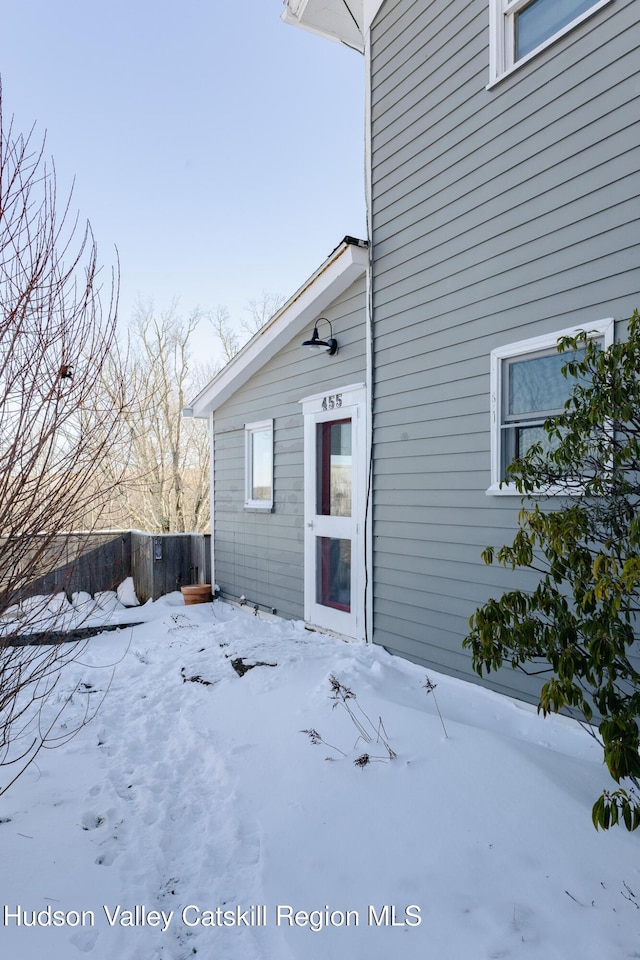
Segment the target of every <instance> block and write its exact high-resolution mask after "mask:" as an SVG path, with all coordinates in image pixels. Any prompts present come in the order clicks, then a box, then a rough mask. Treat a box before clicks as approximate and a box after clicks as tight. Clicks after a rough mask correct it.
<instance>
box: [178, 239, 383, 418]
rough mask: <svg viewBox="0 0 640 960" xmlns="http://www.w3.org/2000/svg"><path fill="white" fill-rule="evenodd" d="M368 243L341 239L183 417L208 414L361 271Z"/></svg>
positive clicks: (346, 288)
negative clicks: (319, 265) (320, 264)
mask: <svg viewBox="0 0 640 960" xmlns="http://www.w3.org/2000/svg"><path fill="white" fill-rule="evenodd" d="M368 263H369V253H368V249H367V243H366V241H364V240H357V239H356V238H355V237H345V238H344V240H342V242H341V243H340V244H339V245H338V246H337V247H336V248H335V250H334V251H333V252H332V253H331V254H330V255H329V257H328V258H327V259H326V260H325V261H324V263H323V264H322V266H321V267H319V268H318V270H316V272H315V273H314V274H313V275H312V276H311V277H310V278H309V279H308V280H307V282H306V283H305V284H303V286H302V287H300V289H299V290H297V291H296V292H295V293H294V295H293V296H292V297H290V299H289V300H287V302H286V303H285V304H284V306H282V307H280V309H279V310H278V311H277V313H275V314H274V315H273V317H271V319H270V320H267V322H266V323H265V324H264V326H262V327H261V328H260V329H259V330H258V332H257V333H255V334H254V335H253V337H252V338H251V340H249V342H248V343H246V344H245V345H244V347H242V349H241V350H240V351H239V352H238V353H237V354H236V355H235V357H233V359H232V360H230V361H229V363H227V364H226V366H224V367H223V368H222V370H220V372H219V373H217V374H216V376H215V377H214V378H213V380H211V381H210V382H209V383H208V384H207V386H206V387H205V388H204V390H201V391H200V393H199V394H198V396H197V397H196V398H195V400H194V401H193V402H192V404H191V406H190V407H188V408H187V409H186V410H184V411H183V415H184V416H192V417H208V416H209V414H211V413H212V412H213V411H214V410H216V409H217V408H218V407H219V406H220V405H221V404H222V403H224V402H225V401H226V400H228V399H229V397H230V396H232V395H233V394H234V393H235V392H236V391H237V390H239V389H240V387H241V386H243V384H245V383H246V382H247V380H248V379H249V378H250V377H252V376H253V374H254V373H256V372H257V371H258V370H260V368H261V367H263V366H264V364H265V363H267V362H268V361H269V360H271V358H272V357H274V356H275V355H276V354H277V353H278V352H279V351H280V350H281V349H282V348H283V347H285V346H286V345H287V343H289V341H290V340H291V339H292V338H293V337H295V336H297V335H298V334H300V333H301V332H302V331H303V330H305V328H308V327H310V326H311V325H312V323H314V322H315V320H316V319H317V318H318V316H319V315H320V314H321V313H322V311H323V310H324V309H325V308H326V307H328V306H329V304H331V303H332V302H333V301H334V300H335V299H336V298H337V297H339V296H340V295H341V294H342V293H344V292H345V290H348V288H349V287H350V286H351V284H352V283H354V282H355V281H356V280H357V279H358V278H359V277H361V276H363V275H364V273H365V272H366V269H367V266H368Z"/></svg>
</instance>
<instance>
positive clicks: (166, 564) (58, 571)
mask: <svg viewBox="0 0 640 960" xmlns="http://www.w3.org/2000/svg"><path fill="white" fill-rule="evenodd" d="M210 540H211V538H210V536H209V535H208V534H199V533H184V534H171V533H167V534H162V535H155V534H150V533H141V532H139V531H131V530H124V531H117V532H113V531H99V532H94V533H67V534H60V535H59V536H57V537H55V538H54V539H53V541H52V542H51V544H50V546H48V547H47V551H46V553H44V554H43V551H41V550H39V549H38V548H37V544H36V541H35V539H34V551H33V552H34V557H35V556H36V555H37V556H38V561H37V569H34V570H33V573H34V576H33V579H30V578H29V576H28V574H29V569H28V559H27V561H26V569H25V570H24V574H25V575H26V580H27V582H26V583H25V584H24V585H23V586H21V588H20V590H19V591H18V592H17V594H16V596H14V597H12V602H15V601H16V600H19V599H22V600H25V599H27V598H28V597H33V596H37V595H39V594H43V595H45V596H47V595H49V594H55V593H61V592H64V593H66V594H67V596H68V597H69V599H71V595H72V594H73V593H77V592H79V591H83V590H84V591H86V592H87V593H90V594H91V595H93V594H95V593H96V592H97V591H100V590H115V589H116V587H117V586H118V585H119V584H120V583H122V581H123V580H125V579H126V578H127V577H133V583H134V587H135V591H136V595H137V597H138V599H139V600H140V602H141V603H145V602H146V601H147V600H150V599H151V600H157V599H158V597H161V596H163V595H164V594H166V593H171V592H172V591H173V590H179V589H180V587H181V586H184V585H187V584H192V583H208V582H210V577H211V557H210ZM0 554H1V551H0ZM1 562H2V561H1V556H0V578H1V577H2V570H1ZM34 566H35V564H34Z"/></svg>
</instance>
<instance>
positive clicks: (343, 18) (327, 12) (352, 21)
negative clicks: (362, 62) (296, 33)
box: [280, 0, 364, 53]
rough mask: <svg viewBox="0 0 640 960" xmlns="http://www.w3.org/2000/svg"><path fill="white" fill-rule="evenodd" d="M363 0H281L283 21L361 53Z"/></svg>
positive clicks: (362, 48) (362, 46)
mask: <svg viewBox="0 0 640 960" xmlns="http://www.w3.org/2000/svg"><path fill="white" fill-rule="evenodd" d="M363 3H364V0H284V10H283V11H282V13H281V14H280V18H281V20H283V21H284V23H289V24H291V25H292V26H294V27H302V28H303V29H304V30H309V31H310V32H311V33H316V34H318V35H319V36H321V37H326V38H327V39H329V40H335V41H336V42H337V43H344V44H346V45H347V46H348V47H353V49H354V50H358V51H359V52H360V53H363V52H364V34H363V32H362V16H363Z"/></svg>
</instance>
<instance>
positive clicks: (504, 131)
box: [371, 0, 640, 699]
mask: <svg viewBox="0 0 640 960" xmlns="http://www.w3.org/2000/svg"><path fill="white" fill-rule="evenodd" d="M639 19H640V11H639V8H638V4H637V3H633V2H630V0H617V2H616V3H614V4H611V5H609V6H608V7H606V8H605V9H603V10H601V11H600V12H599V13H598V14H597V15H595V16H594V17H593V18H591V19H590V20H589V21H588V22H586V23H584V24H582V25H581V26H580V27H579V28H578V29H576V30H574V31H572V32H571V33H570V34H568V35H567V36H566V37H564V38H563V39H562V40H561V41H559V42H558V43H556V44H554V45H552V46H551V47H550V48H548V49H547V50H546V51H544V53H543V54H542V55H540V56H538V57H536V58H534V60H532V61H531V62H530V63H529V64H528V65H525V66H524V67H523V68H521V69H520V70H518V71H516V72H514V73H513V74H512V75H511V76H510V77H508V78H506V79H505V80H503V82H502V83H500V84H498V85H497V86H495V87H494V88H493V89H492V90H487V89H486V84H487V82H488V78H489V26H488V24H489V13H488V4H487V2H486V0H471V2H468V3H465V4H449V3H446V2H444V0H434V2H432V3H429V4H416V3H412V2H410V0H386V3H384V4H383V6H382V7H381V10H380V12H379V14H378V17H377V18H376V21H375V22H374V26H373V32H372V54H371V71H372V77H371V83H372V98H371V100H372V104H371V124H372V241H373V274H372V290H373V310H374V329H375V338H374V383H373V388H372V389H373V431H374V433H373V436H374V478H373V502H374V525H373V530H374V639H375V640H376V641H377V642H379V643H383V644H384V645H385V646H387V647H388V648H389V649H391V650H392V651H393V652H396V653H402V654H404V655H405V656H409V657H411V658H412V659H415V660H417V661H419V662H422V663H424V664H427V665H429V666H431V667H434V668H438V669H443V670H446V671H448V672H451V673H453V674H455V675H457V676H461V677H465V678H467V679H477V678H475V677H474V675H473V673H472V670H471V663H470V657H469V655H468V654H467V653H466V652H465V651H463V650H462V648H461V643H462V639H463V638H464V636H465V634H466V632H467V628H468V619H469V616H470V615H471V614H472V613H473V611H474V609H475V608H476V607H477V606H478V605H479V604H480V603H482V602H484V601H485V600H486V599H488V598H489V596H496V595H499V594H500V593H501V592H502V591H503V590H504V589H507V588H508V587H510V586H513V584H514V583H515V582H519V583H526V582H527V580H526V577H524V575H523V574H518V575H517V578H520V579H517V578H516V579H515V580H514V574H513V573H510V572H508V571H505V570H502V569H501V568H499V567H486V566H485V565H484V564H483V563H482V560H481V558H480V553H481V551H482V549H483V547H484V546H486V545H488V544H491V545H494V546H499V545H500V544H502V543H507V542H510V541H511V539H512V538H513V535H514V533H515V530H516V515H517V511H518V509H519V498H517V497H516V498H511V497H503V498H493V497H487V496H486V494H485V490H486V489H487V487H488V486H489V481H490V424H489V399H490V398H489V361H490V353H491V350H492V349H494V348H495V347H497V346H500V345H503V344H506V343H510V342H516V341H518V340H523V339H527V338H529V337H533V336H537V335H539V334H544V333H548V332H553V331H556V330H560V329H562V328H565V327H570V326H573V325H582V326H584V327H586V328H588V326H589V323H590V322H591V323H592V322H595V321H597V320H601V319H603V318H604V317H609V316H613V317H614V318H615V319H616V320H617V321H619V324H618V327H619V329H622V328H623V321H624V319H625V318H626V317H628V316H629V315H630V314H631V313H632V311H633V309H634V307H636V306H640V296H639V294H640V268H639V264H640V230H639V221H638V211H639V210H640V174H639V173H638V170H639V169H640V163H639V159H640V157H639V149H638V142H639V139H640V125H639V123H640V82H639V78H638V64H639V63H640V58H639V56H638V54H639V50H638V48H639V47H640V30H639V29H638V27H639ZM490 683H491V685H493V686H494V687H496V689H499V690H501V691H503V692H512V693H515V694H517V695H519V696H523V697H525V698H527V699H532V698H534V697H535V695H536V690H537V688H538V682H537V681H534V680H530V679H528V678H526V677H525V676H524V675H522V674H521V673H519V672H514V671H511V670H505V671H501V672H500V673H499V674H498V675H495V676H493V675H492V676H491V678H490Z"/></svg>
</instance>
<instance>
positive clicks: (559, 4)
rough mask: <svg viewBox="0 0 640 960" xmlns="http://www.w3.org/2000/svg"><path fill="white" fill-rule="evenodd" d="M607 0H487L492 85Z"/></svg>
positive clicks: (608, 1)
mask: <svg viewBox="0 0 640 960" xmlns="http://www.w3.org/2000/svg"><path fill="white" fill-rule="evenodd" d="M608 3H611V0H490V11H491V77H490V80H491V82H492V83H493V82H494V81H496V80H499V79H500V77H501V76H502V75H503V74H505V73H508V72H509V71H510V70H512V69H513V68H514V67H516V66H519V65H520V64H521V63H524V62H525V61H526V60H528V59H530V58H531V57H534V56H535V55H536V54H537V53H538V52H539V51H541V50H543V49H544V48H545V47H547V46H549V44H551V43H553V42H554V41H555V40H557V39H559V38H560V37H561V36H563V35H564V34H565V33H567V32H568V31H569V30H572V29H573V28H574V27H576V26H577V25H578V24H579V23H582V21H583V20H586V19H587V18H588V17H590V16H591V15H592V14H594V13H595V12H596V11H597V10H599V9H600V7H604V6H606V4H608Z"/></svg>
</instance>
